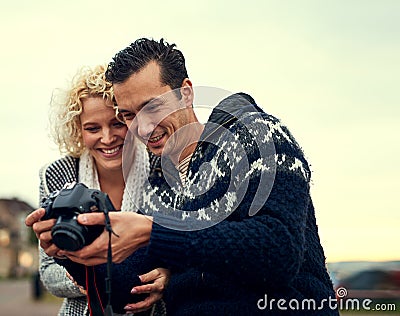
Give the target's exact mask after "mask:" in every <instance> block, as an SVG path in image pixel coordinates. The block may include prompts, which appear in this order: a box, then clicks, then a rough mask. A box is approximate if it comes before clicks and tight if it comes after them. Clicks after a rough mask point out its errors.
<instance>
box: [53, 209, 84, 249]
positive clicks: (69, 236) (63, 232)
mask: <svg viewBox="0 0 400 316" xmlns="http://www.w3.org/2000/svg"><path fill="white" fill-rule="evenodd" d="M51 235H52V238H53V243H54V244H55V245H56V246H57V247H58V248H60V249H62V250H68V251H76V250H79V249H81V248H83V246H84V245H85V244H86V237H87V235H88V229H87V227H86V226H82V225H80V224H78V222H77V221H76V218H75V217H73V218H63V217H61V216H60V217H59V218H58V220H57V222H56V224H55V225H54V227H53V229H52V231H51Z"/></svg>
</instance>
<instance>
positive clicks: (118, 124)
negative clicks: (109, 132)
mask: <svg viewBox="0 0 400 316" xmlns="http://www.w3.org/2000/svg"><path fill="white" fill-rule="evenodd" d="M125 125H126V124H125V123H124V122H115V123H114V126H116V127H123V126H125Z"/></svg>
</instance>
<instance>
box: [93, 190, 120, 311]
mask: <svg viewBox="0 0 400 316" xmlns="http://www.w3.org/2000/svg"><path fill="white" fill-rule="evenodd" d="M94 197H95V198H96V199H97V200H98V201H99V202H100V203H101V205H102V209H103V213H104V217H105V223H104V224H105V229H106V231H108V249H107V277H106V279H105V282H106V294H107V306H106V309H105V310H104V315H105V316H112V315H113V309H112V306H111V292H112V291H111V279H112V247H111V237H112V235H114V236H116V237H119V235H117V234H116V233H115V232H114V231H113V229H112V226H111V220H110V215H109V209H108V208H107V206H106V202H105V199H103V198H102V197H99V196H98V195H97V194H94Z"/></svg>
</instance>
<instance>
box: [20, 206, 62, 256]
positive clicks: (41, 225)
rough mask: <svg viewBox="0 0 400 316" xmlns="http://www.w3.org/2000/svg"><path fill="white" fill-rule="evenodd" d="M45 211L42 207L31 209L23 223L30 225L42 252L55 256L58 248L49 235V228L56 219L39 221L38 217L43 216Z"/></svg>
mask: <svg viewBox="0 0 400 316" xmlns="http://www.w3.org/2000/svg"><path fill="white" fill-rule="evenodd" d="M45 212H46V211H45V209H44V208H39V209H37V210H35V211H33V212H32V213H30V214H29V215H28V216H27V217H26V218H25V225H26V226H29V227H32V229H33V231H34V232H35V234H36V237H37V239H39V241H40V246H41V247H42V248H43V250H44V252H45V253H46V254H47V255H49V256H51V257H56V256H57V252H58V251H59V250H60V249H59V248H58V247H57V246H56V245H54V244H53V242H52V237H51V229H52V227H53V226H54V224H55V223H56V220H55V219H49V220H45V221H41V220H40V219H41V218H42V217H43V216H44V214H45Z"/></svg>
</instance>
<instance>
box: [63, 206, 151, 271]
mask: <svg viewBox="0 0 400 316" xmlns="http://www.w3.org/2000/svg"><path fill="white" fill-rule="evenodd" d="M109 215H110V221H111V226H112V229H113V231H114V232H115V234H117V235H118V236H119V237H117V236H115V235H113V234H112V235H111V236H112V237H111V244H112V258H113V262H116V263H121V262H122V261H124V260H125V259H126V258H127V257H129V256H130V255H131V254H132V253H134V252H135V251H136V250H137V249H139V248H141V247H144V246H146V245H147V244H148V243H149V240H150V234H151V229H152V223H153V222H152V218H151V217H149V216H144V215H141V214H137V213H134V212H110V213H109ZM104 221H105V218H104V214H103V213H97V212H94V213H86V214H80V215H79V216H78V222H79V223H80V224H82V225H88V226H90V225H104ZM108 238H109V233H108V232H107V231H106V230H104V232H103V233H102V234H101V235H100V236H99V237H98V238H97V239H95V240H94V241H93V242H92V243H91V244H90V245H87V246H85V247H83V248H82V249H80V250H78V251H64V250H60V251H59V252H58V255H60V256H67V257H68V258H69V259H71V260H72V261H75V262H77V263H81V264H84V265H87V266H92V265H98V264H101V263H105V262H107V249H108Z"/></svg>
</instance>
